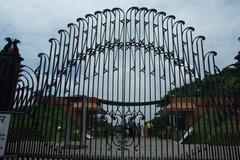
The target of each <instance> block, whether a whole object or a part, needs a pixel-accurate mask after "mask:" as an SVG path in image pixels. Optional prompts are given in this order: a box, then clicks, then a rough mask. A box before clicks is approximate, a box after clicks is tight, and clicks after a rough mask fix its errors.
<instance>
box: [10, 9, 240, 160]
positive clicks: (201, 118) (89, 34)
mask: <svg viewBox="0 0 240 160" xmlns="http://www.w3.org/2000/svg"><path fill="white" fill-rule="evenodd" d="M193 31H194V28H193V27H184V21H181V20H175V17H174V16H172V15H168V16H166V14H165V13H164V12H157V11H156V10H155V9H147V8H137V7H132V8H130V9H129V10H127V12H126V13H125V12H124V11H123V10H121V9H119V8H114V9H112V10H110V9H106V10H104V11H97V12H95V13H94V14H88V15H86V17H85V18H78V19H77V23H76V24H75V23H70V24H68V28H67V29H62V30H59V36H60V37H59V38H58V39H55V38H52V39H50V40H49V42H50V51H49V54H45V53H40V54H39V58H40V64H39V66H38V67H37V68H36V70H32V69H31V68H29V67H26V66H24V67H23V68H22V72H21V74H20V76H19V82H18V85H17V89H16V94H15V101H14V106H13V109H14V111H21V113H22V114H13V115H12V119H11V126H10V134H9V137H8V143H7V150H6V154H7V155H15V156H17V157H45V158H48V157H49V158H86V159H90V158H93V159H104V158H106V159H107V158H109V159H114V158H119V159H124V158H126V159H128V158H135V159H147V158H150V159H154V158H160V159H170V158H178V159H180V158H182V159H187V158H192V159H210V158H212V159H238V158H239V119H238V118H239V112H238V108H239V101H238V97H239V94H238V92H233V90H231V92H228V91H227V89H226V87H225V88H224V87H223V83H224V80H218V79H217V75H219V74H220V72H219V70H218V69H217V67H216V65H215V61H214V57H215V56H216V53H215V52H213V51H211V52H208V53H204V50H203V41H204V39H205V38H204V37H203V36H196V37H194V36H193Z"/></svg>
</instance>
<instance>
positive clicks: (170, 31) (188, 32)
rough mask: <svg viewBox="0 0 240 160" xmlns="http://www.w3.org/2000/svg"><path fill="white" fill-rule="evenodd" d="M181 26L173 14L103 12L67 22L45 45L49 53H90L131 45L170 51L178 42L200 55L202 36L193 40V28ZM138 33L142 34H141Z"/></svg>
mask: <svg viewBox="0 0 240 160" xmlns="http://www.w3.org/2000/svg"><path fill="white" fill-rule="evenodd" d="M184 25H185V22H184V21H183V20H176V17H175V16H174V15H166V13H165V12H158V11H157V10H156V9H148V8H146V7H142V8H138V7H131V8H129V9H128V10H127V11H126V12H124V11H123V10H122V9H120V8H113V9H105V10H103V11H96V12H94V14H87V15H86V16H85V18H78V19H77V23H69V24H68V25H67V27H68V28H67V29H60V30H59V31H58V33H59V35H60V37H59V38H58V39H57V38H51V39H49V42H50V44H51V50H56V51H59V52H61V50H63V49H64V48H66V46H67V45H68V46H67V47H68V51H69V52H70V51H72V53H73V52H78V53H91V52H93V51H94V50H95V49H96V50H97V49H101V47H102V48H103V47H106V46H107V47H111V45H112V46H116V45H118V46H121V45H126V46H128V45H134V44H135V45H139V46H140V47H144V46H146V47H152V48H153V47H154V49H155V50H156V49H160V50H163V49H164V48H163V47H164V45H165V47H168V48H171V47H172V49H173V48H174V47H173V43H176V44H177V43H182V44H179V45H182V47H183V46H185V45H187V46H188V47H191V48H193V49H196V50H197V49H199V53H200V52H203V51H200V50H203V49H202V48H203V46H202V42H203V40H205V37H204V36H195V37H194V36H193V31H194V30H195V29H194V28H193V27H185V26H184ZM117 32H118V33H117ZM141 32H145V34H144V33H142V35H141V34H140V33H141ZM164 38H165V40H164ZM174 41H176V42H174ZM177 41H178V42H177ZM128 42H129V43H128ZM124 43H125V44H124ZM154 43H155V44H154ZM167 43H169V44H167ZM70 45H72V46H73V47H72V48H71V46H70ZM167 45H169V46H167ZM180 48H181V47H180ZM180 48H179V49H180ZM201 54H202V55H200V56H201V57H204V56H203V53H201Z"/></svg>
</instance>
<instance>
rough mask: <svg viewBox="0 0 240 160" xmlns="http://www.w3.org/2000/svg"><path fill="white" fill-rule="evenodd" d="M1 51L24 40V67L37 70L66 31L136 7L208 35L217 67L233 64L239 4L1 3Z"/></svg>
mask: <svg viewBox="0 0 240 160" xmlns="http://www.w3.org/2000/svg"><path fill="white" fill-rule="evenodd" d="M0 4H1V5H0V48H2V47H3V46H4V44H5V43H4V40H3V39H4V38H5V37H13V38H17V39H19V40H21V42H22V43H21V45H20V52H21V54H22V57H23V58H24V59H25V61H24V63H25V64H27V65H30V66H33V68H35V67H34V66H36V65H37V64H38V62H39V59H38V57H37V54H38V53H40V52H48V47H49V43H48V39H49V38H51V37H56V38H57V37H58V34H57V31H58V30H59V29H62V28H66V27H67V24H68V23H70V22H75V20H76V19H77V18H78V17H84V16H85V15H86V14H88V13H94V12H95V11H97V10H103V9H106V8H114V7H120V8H122V9H124V10H127V9H128V8H130V7H132V6H138V7H147V8H155V9H157V10H158V11H164V12H166V13H167V15H171V14H172V15H175V16H176V20H180V19H181V20H184V21H185V22H186V25H185V26H186V27H187V26H192V27H194V28H195V29H196V30H195V32H194V35H195V36H197V35H204V36H205V37H206V38H207V39H206V41H205V44H204V45H205V52H206V51H209V50H215V51H217V52H218V56H217V65H218V66H219V67H220V68H222V67H223V66H226V65H228V64H230V63H232V62H233V61H234V60H233V57H234V55H236V53H237V52H238V50H239V49H240V43H239V42H238V41H237V37H239V36H240V27H239V26H240V18H238V16H239V11H240V1H239V0H228V1H227V0H171V1H170V0H95V1H94V0H39V1H36V0H24V1H20V0H0Z"/></svg>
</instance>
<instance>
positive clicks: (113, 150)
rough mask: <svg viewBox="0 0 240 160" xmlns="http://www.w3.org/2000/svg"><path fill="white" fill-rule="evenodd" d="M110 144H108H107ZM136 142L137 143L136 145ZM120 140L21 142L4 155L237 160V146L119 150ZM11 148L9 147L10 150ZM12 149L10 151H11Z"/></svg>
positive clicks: (152, 143)
mask: <svg viewBox="0 0 240 160" xmlns="http://www.w3.org/2000/svg"><path fill="white" fill-rule="evenodd" d="M109 141H110V140H109ZM138 142H140V143H138ZM121 143H122V141H121V140H117V139H113V140H112V141H110V143H107V140H106V139H98V138H97V139H93V140H87V142H86V145H87V147H80V146H79V143H77V142H75V143H71V145H67V146H66V145H65V147H64V142H62V143H61V144H55V143H51V142H49V143H43V142H42V143H41V142H21V144H20V145H19V149H17V147H15V148H14V147H13V144H10V145H9V148H8V151H10V152H14V150H15V152H16V151H17V150H19V153H20V154H21V153H28V154H32V155H39V154H42V153H44V154H46V153H47V155H49V156H57V155H58V156H61V155H69V156H71V155H73V156H74V155H76V156H78V155H86V156H93V157H94V156H98V157H105V156H107V157H123V156H124V157H128V158H129V157H135V158H143V159H145V158H174V157H179V158H183V159H187V158H191V159H201V158H204V159H205V158H208V159H231V160H232V159H236V160H238V159H240V155H239V154H240V146H237V147H234V146H230V147H229V146H209V145H205V144H202V145H193V144H185V145H184V144H178V143H176V142H174V141H171V140H162V139H158V138H152V139H151V138H140V139H135V141H132V139H127V140H126V141H125V142H124V143H125V144H126V145H125V146H124V147H123V148H121ZM11 145H12V147H11ZM10 148H12V150H10ZM13 148H14V149H13Z"/></svg>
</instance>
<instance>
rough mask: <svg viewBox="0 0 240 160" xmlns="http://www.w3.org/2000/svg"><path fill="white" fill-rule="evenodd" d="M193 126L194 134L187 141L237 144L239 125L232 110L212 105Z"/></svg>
mask: <svg viewBox="0 0 240 160" xmlns="http://www.w3.org/2000/svg"><path fill="white" fill-rule="evenodd" d="M193 127H194V129H193V134H192V136H191V137H190V138H189V139H188V141H187V142H186V143H199V144H200V143H207V144H212V145H216V144H217V145H235V144H236V140H237V138H236V136H237V125H236V119H235V115H234V114H233V113H232V111H231V110H226V109H225V110H224V109H218V110H216V108H212V107H211V108H209V110H208V111H207V112H206V113H205V114H204V116H203V117H201V118H200V119H199V121H197V122H196V123H195V124H194V126H193ZM237 143H239V142H237Z"/></svg>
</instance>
